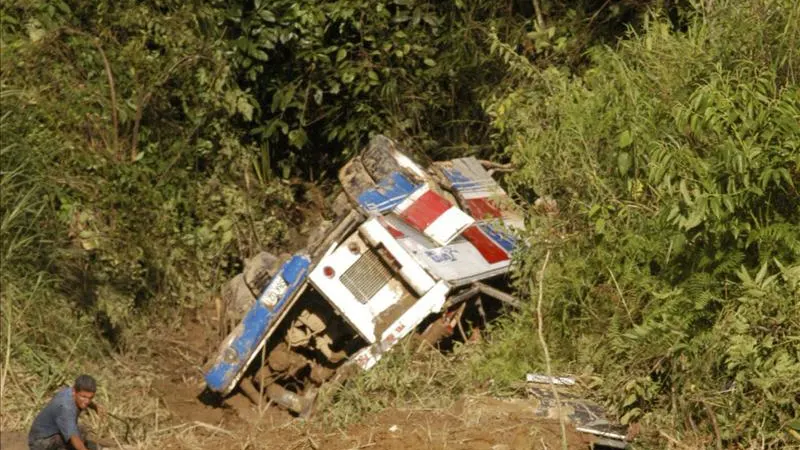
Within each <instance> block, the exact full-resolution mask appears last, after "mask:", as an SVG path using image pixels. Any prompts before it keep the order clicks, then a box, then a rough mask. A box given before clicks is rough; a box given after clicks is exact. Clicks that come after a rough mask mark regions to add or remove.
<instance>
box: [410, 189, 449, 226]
mask: <svg viewBox="0 0 800 450" xmlns="http://www.w3.org/2000/svg"><path fill="white" fill-rule="evenodd" d="M451 207H452V205H451V204H450V202H448V201H447V200H446V199H445V198H444V197H442V196H441V195H439V194H437V193H436V192H434V191H428V192H426V193H424V194H422V196H421V197H420V198H419V199H417V201H415V202H414V203H412V204H411V206H409V207H408V208H406V210H405V211H403V212H402V213H400V217H402V218H403V220H404V221H406V223H408V224H409V225H411V226H412V227H414V228H416V229H417V230H419V231H425V228H428V225H430V224H432V223H433V222H435V221H436V219H438V218H439V216H441V215H442V214H444V212H445V211H447V210H448V209H450V208H451Z"/></svg>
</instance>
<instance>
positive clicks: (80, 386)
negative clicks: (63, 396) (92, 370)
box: [72, 375, 97, 393]
mask: <svg viewBox="0 0 800 450" xmlns="http://www.w3.org/2000/svg"><path fill="white" fill-rule="evenodd" d="M72 387H73V388H75V391H76V392H91V393H94V392H97V382H96V381H94V378H92V377H91V376H89V375H79V376H78V378H75V384H74V385H73V386H72Z"/></svg>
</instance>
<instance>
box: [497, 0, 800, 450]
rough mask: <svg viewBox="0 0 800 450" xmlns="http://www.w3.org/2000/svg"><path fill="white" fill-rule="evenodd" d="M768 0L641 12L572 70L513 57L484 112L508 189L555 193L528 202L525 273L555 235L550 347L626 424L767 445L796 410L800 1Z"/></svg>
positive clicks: (799, 362) (799, 373)
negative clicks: (508, 174) (684, 20)
mask: <svg viewBox="0 0 800 450" xmlns="http://www.w3.org/2000/svg"><path fill="white" fill-rule="evenodd" d="M767 3H768V4H769V5H768V7H767V6H766V5H762V4H761V3H760V2H737V1H730V2H718V3H715V4H714V5H713V7H711V6H708V5H707V6H706V9H704V10H700V11H697V13H696V14H694V15H693V16H691V18H690V23H689V25H688V29H687V30H686V31H685V32H678V31H675V30H674V29H673V26H672V24H671V23H670V22H668V21H665V20H663V19H662V18H660V17H659V16H657V15H653V16H650V17H649V19H648V23H647V25H646V26H645V29H644V31H642V32H640V33H631V36H630V37H629V39H625V40H622V41H620V43H619V44H618V45H617V46H616V47H615V48H609V47H597V48H594V49H592V50H591V52H590V56H591V60H592V63H591V65H590V67H589V68H588V70H586V71H585V72H584V73H583V74H582V75H581V76H571V75H570V74H568V73H567V72H565V71H563V70H557V69H555V68H550V69H548V70H544V71H536V72H531V71H529V70H527V69H526V68H525V67H524V62H520V61H519V60H514V59H511V60H510V62H509V64H510V66H511V68H512V70H514V71H515V72H516V73H522V74H526V73H527V74H528V76H527V78H524V80H523V81H520V82H519V83H518V86H516V88H515V89H512V90H508V91H507V92H505V95H503V96H501V97H499V98H498V100H497V101H495V102H494V103H493V104H492V105H491V108H490V111H491V113H492V114H493V117H494V120H495V125H496V127H497V130H498V136H499V138H500V139H502V140H503V141H504V142H507V143H508V145H507V152H508V154H509V155H510V157H511V158H512V159H513V160H514V161H515V162H516V163H517V164H518V165H519V166H520V170H519V171H518V172H515V173H514V174H513V176H512V179H511V180H510V182H511V185H512V188H513V189H515V190H517V191H518V192H526V191H530V190H531V189H533V190H534V191H535V192H537V193H539V194H542V195H544V194H547V195H550V196H553V197H554V198H555V199H556V200H557V202H558V205H559V207H560V215H559V216H557V217H553V216H552V215H551V216H545V215H537V214H534V215H532V217H531V219H532V226H531V230H532V231H531V235H530V239H529V242H531V247H530V249H528V250H525V252H524V254H522V255H521V259H522V267H521V270H520V276H521V279H520V281H524V282H523V283H521V286H522V287H523V288H525V287H526V284H527V281H525V280H527V279H528V278H530V277H532V276H533V274H535V273H536V271H537V270H538V266H539V264H540V262H539V261H541V259H542V255H543V254H544V252H545V251H546V250H550V251H552V252H554V253H553V255H554V257H555V260H556V264H555V265H553V266H551V267H550V268H549V269H548V273H547V277H546V280H545V291H546V293H547V297H549V299H550V305H549V312H548V314H549V315H550V316H551V318H552V321H551V322H550V324H551V327H550V329H549V332H550V339H551V340H552V341H553V345H554V346H556V347H557V348H558V350H559V351H558V352H556V353H557V354H558V357H559V359H560V360H561V361H574V363H572V365H571V367H572V369H573V370H576V371H589V372H592V373H594V374H596V375H598V376H601V377H602V378H603V380H604V384H603V389H602V392H603V393H604V394H606V395H608V396H609V397H610V398H612V399H614V405H615V406H616V408H617V410H618V411H619V413H620V416H621V417H622V420H623V421H624V422H631V421H638V420H644V421H646V422H648V423H656V422H658V421H660V420H664V419H666V418H670V417H671V418H673V420H677V423H678V424H685V426H686V428H687V431H689V432H691V431H692V429H694V430H695V431H697V428H696V427H705V428H703V429H701V431H704V432H707V433H709V434H710V435H712V436H713V435H715V436H716V437H715V438H716V439H717V441H718V443H727V444H726V445H732V444H733V443H741V444H745V445H746V444H747V443H749V442H760V441H761V440H762V439H763V440H765V442H767V443H768V444H769V445H770V446H773V447H777V446H779V445H781V444H780V443H785V442H786V441H785V439H790V438H789V437H788V435H786V434H784V433H785V432H786V430H787V427H788V424H789V423H790V421H791V420H792V419H796V418H797V417H798V415H799V414H800V399H799V398H797V397H796V394H797V392H800V384H798V383H800V345H798V342H797V340H796V337H795V336H797V335H799V334H800V291H798V274H799V273H800V233H798V229H799V228H798V223H800V195H798V192H797V185H798V182H800V122H798V120H797V119H798V117H800V90H799V89H798V85H797V81H796V76H797V75H796V74H797V73H798V71H799V70H800V65H798V50H797V49H798V47H797V45H796V44H797V35H798V31H799V28H798V23H800V22H798V21H797V20H794V19H793V18H796V17H800V7H798V5H797V4H796V2H790V1H771V2H767ZM532 212H533V211H532ZM531 342H535V339H534V338H533V335H532V334H531ZM516 356H517V357H519V358H521V359H523V360H525V359H528V360H530V357H525V356H524V355H522V354H521V353H519V352H516ZM503 359H506V360H508V359H511V360H514V359H515V358H513V357H512V358H503ZM491 363H499V360H492V361H491V362H490V364H491ZM567 367H569V366H567Z"/></svg>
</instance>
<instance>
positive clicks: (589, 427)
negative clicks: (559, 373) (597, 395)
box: [525, 377, 628, 448]
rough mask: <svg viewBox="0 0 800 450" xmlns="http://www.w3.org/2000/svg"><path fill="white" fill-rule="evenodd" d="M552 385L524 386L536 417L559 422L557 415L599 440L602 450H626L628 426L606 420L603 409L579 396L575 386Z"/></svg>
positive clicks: (530, 384)
mask: <svg viewBox="0 0 800 450" xmlns="http://www.w3.org/2000/svg"><path fill="white" fill-rule="evenodd" d="M535 378H538V377H535ZM545 378H548V377H545ZM552 378H554V379H557V378H561V377H552ZM546 381H554V380H546ZM551 384H553V385H544V384H539V383H528V384H527V386H526V389H525V391H526V393H527V395H528V396H529V397H531V398H533V399H535V400H536V401H537V402H538V403H537V407H536V411H535V414H536V415H538V416H541V417H547V418H550V419H558V417H559V415H563V416H564V418H565V419H566V420H567V422H568V423H570V424H572V425H573V426H574V427H575V429H576V430H577V431H579V432H581V433H587V434H590V435H592V436H594V437H595V439H596V440H602V445H603V446H605V447H611V448H626V447H627V446H628V441H627V434H628V427H627V426H625V425H621V424H617V423H614V422H611V421H609V420H608V418H607V417H606V414H605V411H604V410H603V407H602V406H600V405H598V404H597V403H594V402H592V401H591V400H588V399H586V398H584V397H583V396H581V395H579V394H578V393H577V390H576V389H575V388H574V387H570V386H568V385H565V384H557V383H551ZM554 388H555V389H556V391H557V392H558V400H556V397H555V395H554V394H553V389H554ZM559 401H560V405H561V406H560V407H559Z"/></svg>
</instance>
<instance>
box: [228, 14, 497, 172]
mask: <svg viewBox="0 0 800 450" xmlns="http://www.w3.org/2000/svg"><path fill="white" fill-rule="evenodd" d="M465 3H468V4H466V5H465V4H462V5H461V6H458V5H453V4H448V3H442V2H431V1H423V0H413V1H408V0H402V1H400V0H386V1H380V2H369V1H364V0H340V1H336V2H322V3H320V2H314V1H302V2H295V1H273V2H262V1H256V2H254V3H253V4H242V5H235V6H231V7H230V8H229V9H228V11H227V14H226V19H227V22H228V23H230V24H231V25H232V26H233V27H234V28H235V29H236V35H235V36H234V37H235V39H233V41H232V42H233V51H234V53H233V54H234V56H233V64H234V65H235V67H236V68H237V71H238V72H239V73H240V74H242V80H241V83H242V84H243V85H247V86H248V89H247V95H246V97H241V98H240V101H242V102H244V103H246V104H249V105H250V106H248V107H247V114H245V116H246V117H245V118H246V119H247V120H250V119H251V116H252V119H253V120H254V121H255V122H256V124H255V126H254V127H253V129H252V134H253V138H254V140H256V141H257V142H259V143H260V144H259V145H261V146H262V147H264V148H267V149H269V152H270V155H271V157H272V158H273V159H276V160H285V161H288V162H289V164H288V167H287V166H284V167H287V172H288V173H295V174H304V175H308V176H310V177H311V178H314V177H318V176H319V175H320V172H319V171H320V169H323V170H327V166H330V165H333V164H335V163H339V162H341V160H342V157H343V156H344V157H346V156H348V155H350V154H352V152H353V151H355V150H358V149H359V148H360V146H361V145H362V144H363V142H364V140H365V137H366V136H367V135H368V134H370V133H374V132H383V133H388V134H392V135H394V136H397V137H405V136H410V137H413V138H414V139H416V140H417V141H418V142H421V143H424V144H426V147H428V148H430V147H434V145H433V144H434V143H436V142H443V143H445V144H449V145H452V144H461V143H463V142H464V136H463V135H461V134H460V133H459V131H461V130H464V129H465V126H464V123H465V122H466V123H468V124H469V125H472V127H473V128H475V132H476V133H478V135H477V136H475V137H474V138H473V137H470V139H469V140H472V141H474V140H476V139H477V140H484V141H485V140H486V139H487V138H488V134H487V130H488V128H487V126H486V125H487V123H486V121H485V120H483V116H482V111H481V110H480V107H479V105H478V102H477V99H478V98H479V97H478V96H477V95H476V92H475V91H476V89H479V88H481V87H484V86H486V85H490V81H491V80H494V79H496V77H497V74H498V73H499V71H498V70H497V69H498V68H499V65H498V61H497V60H495V59H493V58H486V57H482V56H481V53H482V50H481V46H482V40H483V34H484V33H485V29H486V28H485V25H484V24H483V23H475V22H473V21H474V20H475V18H476V17H481V18H483V19H484V21H486V20H487V19H488V20H493V18H494V17H495V16H497V15H499V14H500V12H501V11H500V9H499V8H498V7H495V6H492V4H491V3H488V4H487V2H465ZM470 26H472V27H474V29H470ZM232 38H233V37H232ZM244 103H243V104H244ZM434 124H435V125H434ZM320 161H322V163H323V164H322V165H320Z"/></svg>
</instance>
